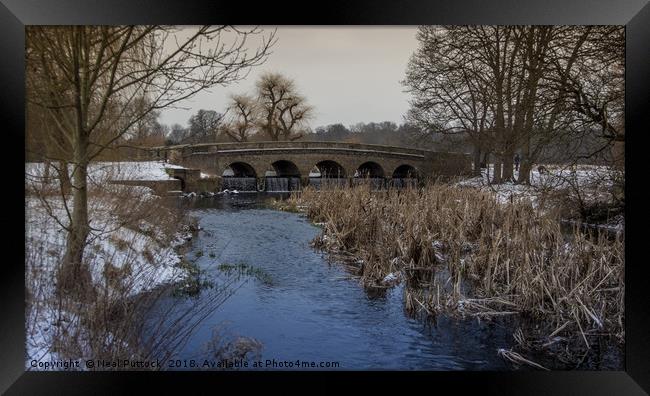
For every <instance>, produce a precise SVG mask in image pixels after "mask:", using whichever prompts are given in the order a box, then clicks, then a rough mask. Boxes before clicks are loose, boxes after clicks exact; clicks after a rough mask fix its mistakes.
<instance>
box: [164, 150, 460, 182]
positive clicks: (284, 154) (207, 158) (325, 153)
mask: <svg viewBox="0 0 650 396" xmlns="http://www.w3.org/2000/svg"><path fill="white" fill-rule="evenodd" d="M157 152H158V156H159V157H163V156H164V158H167V159H168V160H169V161H170V162H172V163H175V164H178V165H182V166H184V167H186V168H190V169H195V170H200V172H202V173H204V174H207V175H209V176H211V177H210V178H211V179H213V180H215V181H216V187H217V188H219V187H220V185H221V183H220V181H221V177H222V175H223V173H224V171H225V170H226V169H227V168H229V167H230V166H231V165H232V164H234V163H241V164H246V165H245V166H248V167H250V168H252V169H253V170H254V172H255V176H256V177H257V178H258V179H260V178H264V177H265V174H266V172H267V171H272V170H275V171H276V173H279V175H282V172H287V171H286V169H282V167H281V166H280V165H279V164H283V165H286V164H287V161H288V162H289V163H290V164H289V166H290V167H291V168H292V169H293V170H292V173H295V171H296V169H297V171H298V173H299V176H300V178H301V179H302V184H303V185H306V184H308V181H309V173H310V171H311V170H312V169H313V168H314V167H315V166H316V165H317V164H319V163H322V162H323V161H328V162H329V163H330V164H331V163H332V162H334V163H336V164H338V165H339V166H340V168H342V171H343V173H344V174H345V177H348V178H349V177H353V176H354V175H355V172H356V171H357V170H358V169H359V168H360V167H361V166H362V165H363V164H365V163H367V162H372V163H375V164H377V165H379V167H380V168H381V171H383V177H385V178H391V177H392V176H393V173H394V172H395V170H396V169H397V168H398V167H402V166H404V165H406V166H408V167H412V168H414V169H415V170H416V172H417V177H418V178H420V179H425V180H426V179H434V178H438V177H443V178H445V177H452V176H457V175H464V174H468V173H469V172H471V158H470V156H469V155H467V154H462V153H446V152H435V151H428V150H419V149H412V148H403V147H393V146H380V145H370V144H357V143H338V142H249V143H206V144H194V145H182V146H170V147H164V148H159V149H158V150H157ZM279 161H282V162H279ZM274 164H275V165H274ZM291 164H293V165H291ZM294 165H295V168H294ZM374 169H376V171H377V172H380V171H379V170H378V168H377V167H376V166H375V168H374ZM285 175H286V173H285ZM292 175H294V176H297V175H295V174H292ZM189 184H190V185H191V186H193V185H194V184H196V183H195V182H194V180H192V181H191V182H190V183H189ZM209 185H212V183H210V184H209ZM188 187H190V186H188Z"/></svg>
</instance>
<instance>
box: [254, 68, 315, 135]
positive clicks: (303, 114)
mask: <svg viewBox="0 0 650 396" xmlns="http://www.w3.org/2000/svg"><path fill="white" fill-rule="evenodd" d="M256 88H257V101H258V106H259V111H260V116H259V121H258V124H259V128H260V129H261V131H262V132H263V133H264V134H266V135H267V136H268V137H269V138H271V140H280V138H282V139H284V140H296V139H299V138H301V137H302V136H303V132H304V131H303V130H302V128H304V127H305V123H306V121H307V120H309V119H310V117H311V115H312V112H313V108H312V107H311V106H309V105H308V104H307V101H306V99H305V97H303V96H301V95H300V94H298V92H297V90H296V86H295V83H294V82H293V80H291V79H289V78H287V77H285V76H283V75H282V74H279V73H266V74H264V75H262V76H261V77H260V79H259V80H258V81H257V84H256Z"/></svg>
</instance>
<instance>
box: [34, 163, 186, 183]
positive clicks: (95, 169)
mask: <svg viewBox="0 0 650 396" xmlns="http://www.w3.org/2000/svg"><path fill="white" fill-rule="evenodd" d="M54 166H57V167H58V164H54ZM45 168H46V167H45V164H44V163H42V162H28V163H26V164H25V179H26V180H30V181H34V182H41V181H42V179H43V177H44V176H45V175H46V169H45ZM68 169H69V170H68V172H69V173H70V174H72V171H73V169H74V165H72V164H69V165H68ZM165 169H184V168H183V167H182V166H179V165H173V164H168V163H166V162H164V161H124V162H92V163H91V164H90V165H89V166H88V175H89V183H92V182H93V181H94V182H97V183H98V182H101V181H102V180H146V181H157V180H173V178H172V177H171V176H169V174H168V173H167V172H166V171H165ZM50 175H51V176H52V177H54V176H55V175H57V171H56V170H55V169H54V168H51V169H50Z"/></svg>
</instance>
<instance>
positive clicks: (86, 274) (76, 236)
mask: <svg viewBox="0 0 650 396" xmlns="http://www.w3.org/2000/svg"><path fill="white" fill-rule="evenodd" d="M78 139H79V141H78V142H76V143H77V147H75V154H74V156H75V167H74V170H73V173H72V180H73V182H72V197H73V202H72V221H71V223H70V226H69V227H70V230H69V233H68V240H67V243H66V251H65V256H64V257H63V262H62V265H61V268H60V269H59V272H58V274H57V275H58V276H57V281H58V282H57V283H58V285H57V290H58V292H59V293H65V294H71V295H73V296H75V297H76V298H77V299H79V300H80V301H83V300H88V299H92V297H93V293H92V292H93V285H92V277H91V274H90V269H89V268H88V266H87V265H86V264H85V263H84V262H83V253H84V248H85V246H86V240H87V238H88V234H89V232H90V226H89V223H88V185H87V176H88V163H87V162H86V148H87V144H86V141H85V138H84V137H78ZM66 169H67V168H66ZM65 173H67V171H66V172H65Z"/></svg>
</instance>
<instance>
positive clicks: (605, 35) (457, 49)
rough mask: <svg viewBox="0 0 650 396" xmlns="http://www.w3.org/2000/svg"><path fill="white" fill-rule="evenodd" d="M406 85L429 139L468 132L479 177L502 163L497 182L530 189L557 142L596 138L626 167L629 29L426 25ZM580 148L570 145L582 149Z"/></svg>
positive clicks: (411, 115) (414, 119)
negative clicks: (488, 165) (517, 159)
mask: <svg viewBox="0 0 650 396" xmlns="http://www.w3.org/2000/svg"><path fill="white" fill-rule="evenodd" d="M417 39H418V41H419V48H418V49H417V51H416V52H415V53H414V54H413V56H412V58H411V60H410V62H409V65H408V68H407V73H406V78H405V80H404V81H403V84H404V85H405V86H406V87H407V89H408V91H409V92H410V93H411V94H412V100H411V109H410V110H409V112H408V115H407V117H406V118H407V120H408V121H409V122H411V123H413V124H414V125H416V126H419V127H420V128H422V129H423V130H425V131H427V133H447V134H459V133H463V134H466V135H467V136H468V137H469V140H470V141H471V143H472V145H473V147H474V163H475V171H476V172H477V174H480V163H481V162H482V161H483V158H484V157H485V155H486V154H491V155H493V156H494V158H495V172H494V175H493V182H496V183H500V182H503V181H510V180H513V158H514V154H515V153H519V154H520V156H521V169H520V172H519V177H518V180H517V182H520V183H530V171H531V168H532V165H533V164H534V163H535V162H536V161H537V160H538V159H539V158H540V157H541V156H543V155H544V152H545V150H547V149H548V148H549V147H550V146H551V145H552V144H555V146H556V147H557V144H558V142H570V141H574V142H575V141H580V139H583V138H585V136H587V135H589V136H590V137H592V138H596V139H599V140H598V141H600V142H602V144H601V145H600V147H597V148H595V149H593V150H591V151H590V152H589V153H586V154H585V153H582V154H578V153H577V152H576V153H573V154H574V155H573V157H574V158H575V159H576V160H577V159H579V157H593V156H597V155H600V154H603V153H608V154H610V155H611V156H613V158H614V163H615V164H618V165H621V166H622V159H623V145H624V140H625V129H624V50H625V36H624V29H623V28H622V27H619V26H423V27H420V28H419V30H418V34H417ZM578 146H579V144H578V145H576V144H567V145H566V147H567V150H569V149H571V150H575V149H576V147H578Z"/></svg>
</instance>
